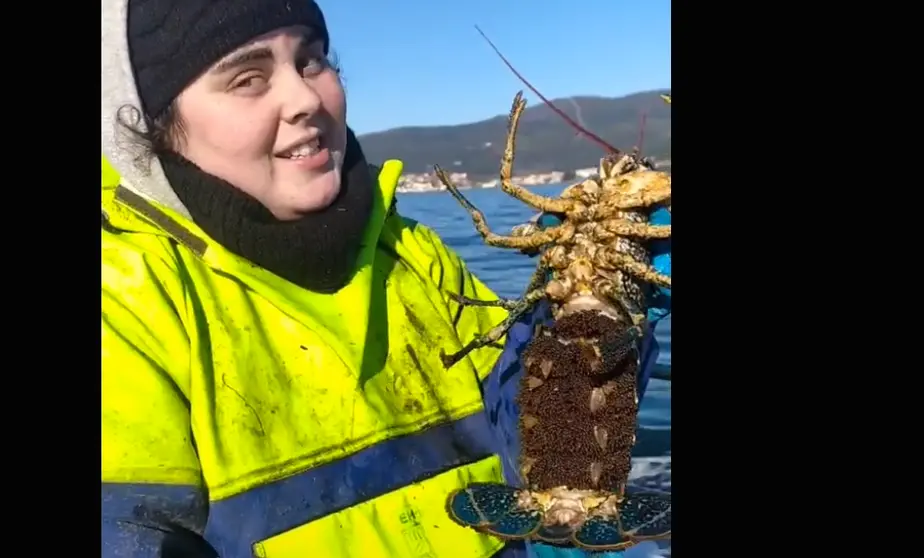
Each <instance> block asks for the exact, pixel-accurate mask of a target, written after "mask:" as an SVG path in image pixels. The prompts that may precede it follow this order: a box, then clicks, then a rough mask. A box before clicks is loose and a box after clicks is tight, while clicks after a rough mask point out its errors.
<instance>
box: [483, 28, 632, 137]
mask: <svg viewBox="0 0 924 558" xmlns="http://www.w3.org/2000/svg"><path fill="white" fill-rule="evenodd" d="M475 30H477V31H478V33H479V34H480V35H481V36H482V37H484V40H485V41H487V42H488V44H489V45H490V46H491V49H493V50H494V52H495V53H496V54H497V56H498V57H500V59H501V61H502V62H503V63H504V64H505V65H506V66H507V67H508V68H510V71H511V72H513V75H515V76H517V79H519V80H520V81H522V82H523V84H524V85H525V86H526V87H528V88H529V90H530V91H532V92H533V93H535V94H536V96H538V97H539V98H540V99H542V102H544V103H545V104H546V105H548V107H549V108H550V109H552V111H554V112H555V114H557V115H558V116H560V117H562V118H563V119H564V120H565V122H567V123H568V124H569V125H570V126H571V127H572V128H574V129H575V130H577V131H578V133H580V134H583V135H584V136H585V137H587V138H590V139H591V140H593V141H594V142H596V143H597V144H599V145H600V146H602V147H603V149H605V150H606V151H607V152H609V153H611V154H616V153H619V150H618V149H616V148H615V147H613V146H612V145H610V144H608V143H606V142H605V141H604V140H603V139H601V138H600V137H599V136H597V135H596V134H594V133H593V132H591V131H590V130H588V129H587V128H584V127H583V126H581V125H580V124H578V123H577V122H575V121H574V120H572V118H571V117H570V116H568V115H567V114H565V112H564V111H563V110H561V109H560V108H558V107H556V106H555V105H554V104H553V103H552V101H550V100H548V99H546V98H545V95H543V94H542V93H540V92H539V90H537V89H536V88H535V87H533V84H531V83H530V82H529V80H527V79H526V78H525V77H523V75H522V74H520V72H518V71H517V69H516V68H514V67H513V64H511V63H510V61H508V60H507V58H506V57H505V56H504V55H503V54H501V51H500V50H499V49H498V48H497V47H496V46H494V43H493V42H491V39H489V38H488V36H487V35H485V34H484V31H482V30H481V28H480V27H478V26H477V25H476V26H475Z"/></svg>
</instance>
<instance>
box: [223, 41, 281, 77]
mask: <svg viewBox="0 0 924 558" xmlns="http://www.w3.org/2000/svg"><path fill="white" fill-rule="evenodd" d="M272 59H273V50H272V49H271V48H269V47H266V46H261V47H255V48H251V49H249V50H245V51H242V52H237V53H234V54H232V55H231V56H229V57H228V58H225V59H224V60H222V61H221V62H219V63H218V64H215V67H214V68H213V69H212V72H213V73H216V74H223V73H225V72H229V71H231V70H234V69H236V68H238V67H240V66H243V65H245V64H250V63H252V62H262V61H264V60H272Z"/></svg>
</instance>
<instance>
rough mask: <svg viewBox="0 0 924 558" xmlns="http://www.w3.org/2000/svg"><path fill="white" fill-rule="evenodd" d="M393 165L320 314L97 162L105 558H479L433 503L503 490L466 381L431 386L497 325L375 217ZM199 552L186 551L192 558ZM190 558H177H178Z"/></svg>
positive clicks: (436, 247)
mask: <svg viewBox="0 0 924 558" xmlns="http://www.w3.org/2000/svg"><path fill="white" fill-rule="evenodd" d="M400 172H401V164H400V163H399V162H397V161H390V162H387V163H386V164H385V165H384V166H383V169H382V172H381V175H380V177H379V183H380V190H381V192H380V194H381V195H380V196H378V199H377V200H376V205H375V209H374V210H373V215H372V219H371V222H370V225H369V227H368V229H367V232H366V235H367V237H366V241H365V243H364V248H363V251H362V253H361V256H360V258H359V271H358V272H357V273H356V275H355V278H354V279H353V280H352V282H351V283H350V284H349V285H348V286H346V287H345V288H344V289H342V290H341V291H340V292H338V293H336V294H333V295H321V294H316V293H312V292H309V291H307V290H305V289H302V288H300V287H297V286H295V285H293V284H291V283H289V282H287V281H285V280H283V279H281V278H279V277H277V276H275V275H273V274H272V273H270V272H268V271H266V270H263V269H261V268H258V267H255V266H254V265H253V264H251V263H249V262H247V261H245V260H243V259H242V258H239V257H238V256H236V255H234V254H232V253H231V252H229V251H227V250H225V249H223V248H222V247H221V246H219V245H218V244H217V243H215V242H214V241H213V240H211V239H210V238H209V237H207V236H206V235H205V234H204V233H203V232H202V231H201V230H200V229H199V228H198V227H197V226H196V225H195V224H193V223H192V222H191V221H190V220H189V219H187V218H185V217H183V216H181V215H180V214H178V213H176V212H174V211H173V210H171V209H168V208H167V207H166V206H163V205H161V204H158V203H156V202H152V201H150V200H148V199H146V198H145V197H143V196H141V195H139V194H138V193H136V191H134V190H133V189H132V188H131V187H130V185H127V184H120V179H119V175H118V174H117V173H116V172H115V171H114V170H113V169H112V168H111V167H109V166H108V164H107V163H106V161H105V159H104V160H103V227H102V266H103V267H102V407H103V408H102V441H103V443H102V480H103V486H102V505H103V555H104V556H170V554H169V552H168V549H170V548H172V549H185V550H187V551H190V552H201V554H189V555H201V556H209V555H214V553H217V555H219V556H221V557H222V558H244V557H249V556H261V557H268V558H324V557H338V558H339V557H355V558H359V557H362V558H386V557H399V558H457V557H458V558H478V557H487V556H492V555H495V554H496V553H497V552H498V551H499V550H500V549H501V547H502V543H501V542H500V541H499V540H497V539H494V538H491V537H487V536H483V535H480V534H477V533H476V532H475V531H473V530H471V529H466V528H462V527H459V526H457V525H456V524H454V523H453V522H451V521H450V520H449V518H448V516H447V514H446V512H445V508H444V506H445V502H446V497H447V495H448V494H449V493H450V492H451V491H452V490H453V489H455V488H457V487H459V486H461V485H463V484H465V483H469V482H473V481H500V482H502V479H503V477H502V474H501V467H500V461H499V459H498V458H497V456H496V455H494V452H493V449H492V448H493V441H492V440H493V437H492V434H491V432H490V430H489V424H488V420H487V418H486V417H485V413H484V412H483V405H482V401H481V393H480V389H479V382H480V380H481V379H483V378H484V377H485V376H486V375H487V374H488V373H489V371H490V370H491V368H492V366H493V364H494V362H495V360H496V359H497V357H498V356H499V353H500V351H499V350H498V349H497V348H483V349H479V350H477V351H475V352H473V353H472V354H471V357H470V358H468V359H466V360H464V361H463V362H461V363H459V364H458V365H456V366H454V367H453V368H451V369H450V370H446V369H444V367H443V365H442V363H441V362H440V359H439V354H440V351H441V350H443V351H446V352H452V351H454V350H458V349H459V348H460V347H461V345H462V344H464V343H465V342H468V341H469V340H470V339H472V337H473V336H474V335H476V334H477V333H478V332H483V331H486V330H488V329H490V328H491V327H493V326H494V325H496V324H497V323H498V322H500V321H501V320H502V319H503V318H504V317H505V316H506V314H505V311H503V310H501V309H498V308H484V307H481V308H478V307H466V308H461V307H460V306H459V305H458V304H456V302H454V301H453V300H452V299H450V298H449V297H448V296H447V293H462V294H464V295H466V296H469V297H473V298H482V299H492V298H494V295H493V294H492V293H491V292H490V291H489V290H488V289H487V288H486V287H485V286H484V285H482V284H481V283H480V282H479V281H478V280H477V279H476V278H474V277H473V276H472V275H471V274H470V273H469V272H468V271H467V270H466V268H465V266H464V265H463V264H462V262H461V261H460V260H459V258H458V257H457V256H456V255H455V254H454V253H453V252H452V251H450V250H449V249H447V248H446V247H445V246H444V245H443V244H442V243H441V242H440V240H439V239H438V238H437V237H436V236H435V234H434V233H433V232H431V231H430V230H429V229H427V228H426V227H424V226H422V225H419V224H416V223H414V222H411V221H408V220H406V219H403V218H402V217H400V216H399V215H398V214H396V213H394V212H391V211H388V209H387V208H389V207H390V206H391V202H392V199H393V197H394V191H395V186H396V183H397V179H398V176H399V175H400ZM190 549H194V550H190ZM184 555H185V554H184Z"/></svg>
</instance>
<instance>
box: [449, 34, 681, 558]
mask: <svg viewBox="0 0 924 558" xmlns="http://www.w3.org/2000/svg"><path fill="white" fill-rule="evenodd" d="M479 32H481V31H480V29H479ZM482 36H484V33H482ZM484 38H485V39H486V40H487V41H488V43H489V44H491V47H492V48H494V50H495V52H497V54H498V55H499V56H500V57H501V59H502V60H503V61H504V63H505V64H507V66H508V67H509V68H510V69H511V70H513V72H514V73H515V74H516V75H517V76H518V77H519V78H520V79H521V80H522V81H523V82H524V83H525V84H526V85H527V87H529V88H530V89H531V90H533V91H534V92H535V93H536V94H537V95H538V96H539V97H540V98H542V100H543V101H545V102H546V103H547V104H548V105H549V106H550V107H551V108H552V109H553V110H555V111H556V112H557V113H559V114H560V115H561V116H563V117H564V119H565V120H566V121H568V122H569V123H570V124H571V125H572V126H573V127H575V128H576V129H577V130H578V131H580V132H581V133H583V134H585V135H587V136H588V137H590V138H591V139H593V140H594V141H597V142H598V143H601V144H602V145H604V146H606V147H607V149H608V151H609V153H608V154H607V156H606V157H604V158H603V159H601V161H600V166H599V176H598V177H594V178H590V179H587V180H584V181H583V182H581V183H579V184H575V185H572V186H569V187H568V188H566V189H565V190H564V191H563V192H562V194H561V196H560V197H559V198H549V197H545V196H541V195H539V194H536V193H534V192H530V191H529V190H527V189H525V188H523V187H520V186H517V185H515V184H514V183H513V181H512V179H511V178H512V167H513V159H514V151H515V144H516V131H517V126H518V123H519V119H520V116H521V114H522V113H523V110H524V109H525V107H526V102H525V101H524V100H523V97H522V92H521V93H518V94H517V95H516V98H515V99H514V102H513V107H512V109H511V112H510V117H509V124H508V131H507V142H506V147H505V150H504V155H503V160H502V165H501V171H500V178H501V189H502V190H503V191H504V192H505V193H507V194H508V195H510V196H512V197H514V198H516V199H518V200H520V201H522V202H524V203H526V204H528V205H530V206H532V207H533V208H536V209H538V210H539V211H541V212H545V213H551V214H554V215H556V216H558V217H559V218H560V219H561V224H560V225H558V226H553V227H550V228H547V229H544V230H540V229H539V227H538V226H536V225H534V224H528V225H525V226H520V227H517V228H515V230H514V231H513V233H512V234H511V235H509V236H502V235H498V234H495V233H494V232H492V231H491V230H490V229H489V228H488V225H487V223H486V221H485V218H484V215H483V214H482V213H481V212H480V211H479V210H478V209H477V208H475V206H473V205H472V204H471V203H470V202H469V201H468V200H467V199H466V198H465V196H463V195H462V193H461V192H460V191H459V189H458V188H457V187H456V186H455V185H453V183H452V182H451V181H450V180H449V177H448V176H447V174H446V173H445V172H444V171H443V170H442V169H441V168H440V167H439V166H436V167H435V171H436V174H437V177H438V178H439V180H440V181H441V182H442V183H443V185H444V186H445V187H446V189H447V190H449V192H450V193H451V194H452V195H453V196H454V197H455V198H456V200H458V202H459V203H460V204H461V205H462V206H463V207H464V208H465V209H466V210H467V211H468V212H469V214H470V215H471V218H472V221H473V222H474V225H475V228H476V229H477V231H478V233H479V234H480V235H481V236H482V237H483V239H484V241H485V242H486V243H487V244H488V245H491V246H497V247H505V248H514V249H519V250H521V251H524V252H530V251H532V252H538V253H539V254H541V255H540V257H539V263H538V265H537V269H536V272H535V274H534V275H533V277H532V278H531V279H530V281H529V285H528V287H527V289H526V292H525V294H524V295H523V296H522V297H521V298H520V299H517V300H493V301H483V300H473V299H469V298H465V297H462V296H458V295H457V296H455V298H456V299H457V300H458V301H459V303H460V304H467V305H479V306H502V307H504V308H506V309H507V310H508V311H509V314H508V317H507V318H506V319H505V320H504V321H503V322H501V323H500V324H498V325H497V326H496V327H494V328H492V329H491V330H490V331H488V332H487V333H485V334H484V335H481V336H479V337H477V338H476V339H474V340H473V341H472V342H470V343H468V344H467V345H466V346H465V347H463V348H462V349H461V350H460V351H459V352H457V353H455V354H452V355H446V354H443V355H442V358H443V363H444V365H445V366H446V367H447V368H448V367H451V366H452V365H453V364H455V363H456V362H458V361H459V360H461V359H462V358H463V357H464V356H465V355H466V354H468V353H469V352H470V351H472V350H474V349H476V348H478V347H482V346H485V345H488V344H491V343H494V342H496V341H498V340H499V339H501V338H502V337H503V336H504V334H505V333H506V332H507V331H508V330H509V328H510V327H511V326H512V325H513V324H514V322H515V321H516V320H517V319H519V318H520V317H521V316H523V315H524V314H525V313H526V312H528V311H529V310H530V309H532V308H533V307H534V306H535V305H536V304H537V303H538V302H539V301H540V300H542V299H546V300H548V301H549V302H550V303H551V307H552V311H553V318H554V321H553V324H552V325H551V326H550V327H543V326H539V327H538V328H537V330H536V332H535V334H534V336H533V338H532V340H531V341H530V344H529V345H528V347H527V348H526V350H525V351H524V353H523V355H522V362H523V366H524V371H525V373H524V374H523V378H522V382H521V389H520V393H519V396H518V399H517V403H518V405H519V408H520V423H519V431H520V438H521V446H522V448H521V456H520V468H519V473H520V476H521V478H522V479H523V481H524V484H525V486H524V487H523V488H517V487H512V486H505V485H500V484H473V485H470V486H468V487H466V488H464V489H461V490H458V491H456V492H454V493H453V494H452V495H450V497H449V499H448V503H447V509H448V512H449V514H450V515H451V517H452V518H453V520H454V521H455V522H457V523H459V524H461V525H464V526H469V527H472V528H474V529H476V530H479V531H481V532H485V533H489V534H492V535H495V536H498V537H501V538H504V539H527V540H541V541H545V542H549V543H553V544H563V545H567V544H572V545H575V546H578V547H582V548H586V549H590V550H595V551H606V550H621V549H625V548H628V547H631V546H633V545H635V544H637V543H638V542H640V541H644V540H655V539H667V538H670V533H671V500H670V495H665V494H662V493H656V492H645V491H639V490H635V489H633V488H628V489H627V480H628V475H629V472H630V468H631V451H632V447H633V446H634V444H635V430H636V425H637V414H638V396H637V393H636V378H637V373H638V367H639V345H640V342H641V339H642V337H643V335H645V332H646V331H647V328H646V324H645V321H646V306H647V304H646V292H647V289H648V288H650V285H654V286H659V287H665V288H670V286H671V278H670V277H669V276H666V275H664V274H661V273H659V272H658V271H657V270H655V269H654V268H653V267H652V266H651V265H650V256H649V253H648V250H647V249H646V247H645V241H647V240H649V239H666V238H669V237H670V234H671V227H670V225H653V224H650V223H649V215H650V213H651V212H652V211H653V210H654V209H655V208H657V207H666V208H667V210H668V211H670V203H671V177H670V176H669V175H668V174H666V173H663V172H658V171H656V170H655V169H654V167H653V165H652V164H651V163H650V161H648V160H647V159H645V158H642V157H641V156H640V154H639V153H638V149H636V150H634V151H633V152H632V153H628V154H620V152H619V151H618V150H616V149H615V148H613V147H611V146H609V145H608V144H606V143H605V142H604V141H603V140H602V139H600V138H598V137H597V136H595V135H593V134H591V133H590V132H587V131H586V130H584V129H583V128H582V127H581V126H579V125H578V124H577V123H575V122H574V121H573V120H571V119H570V118H569V117H568V116H567V115H565V114H564V113H563V112H562V111H560V110H559V109H558V108H557V107H555V106H554V105H552V103H550V102H549V101H548V100H547V99H545V97H543V96H542V95H541V94H540V93H539V92H538V91H536V90H535V88H533V87H532V85H530V84H529V82H528V81H526V80H525V78H523V77H522V76H521V75H520V74H519V73H518V72H517V71H516V70H515V69H514V68H513V66H512V65H511V64H510V63H509V62H508V61H507V60H506V59H505V58H504V56H503V55H502V54H501V53H500V52H499V51H498V49H497V48H496V47H495V46H494V45H493V43H491V41H490V39H488V38H487V37H486V36H484ZM662 98H663V99H664V101H665V102H667V103H668V104H670V96H669V95H666V96H662Z"/></svg>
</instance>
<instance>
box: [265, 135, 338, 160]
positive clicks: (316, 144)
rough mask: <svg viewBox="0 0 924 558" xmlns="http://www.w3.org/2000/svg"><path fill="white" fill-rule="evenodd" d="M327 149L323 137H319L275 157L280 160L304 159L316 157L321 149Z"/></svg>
mask: <svg viewBox="0 0 924 558" xmlns="http://www.w3.org/2000/svg"><path fill="white" fill-rule="evenodd" d="M325 147H327V145H326V142H325V141H324V136H323V135H320V136H318V137H316V138H314V139H313V140H311V141H309V142H307V143H303V144H301V145H299V146H297V147H295V148H293V149H289V150H287V151H284V152H282V153H280V154H279V155H277V157H280V158H282V159H295V160H297V159H304V158H305V157H311V156H313V155H317V154H318V153H320V152H321V150H322V149H324V148H325Z"/></svg>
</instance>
